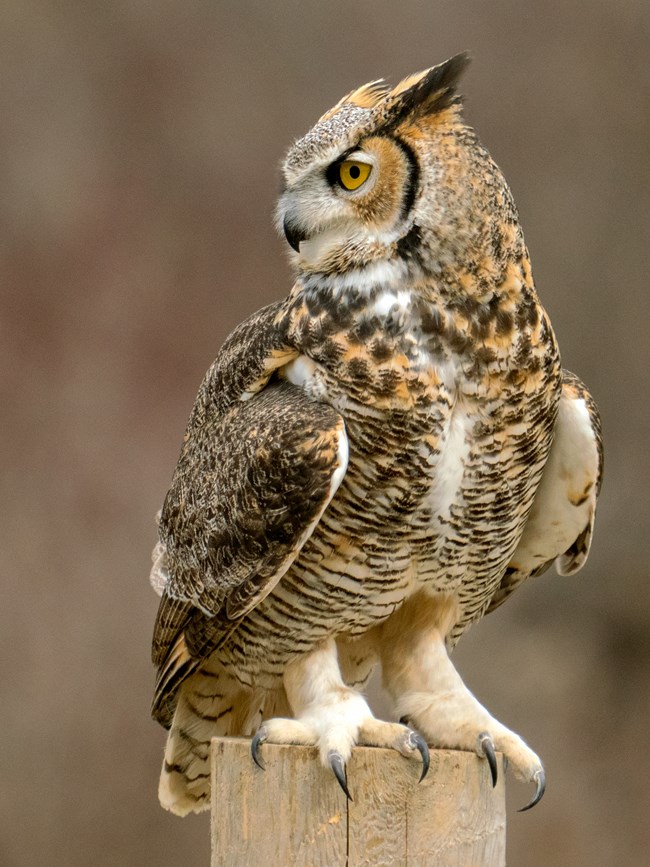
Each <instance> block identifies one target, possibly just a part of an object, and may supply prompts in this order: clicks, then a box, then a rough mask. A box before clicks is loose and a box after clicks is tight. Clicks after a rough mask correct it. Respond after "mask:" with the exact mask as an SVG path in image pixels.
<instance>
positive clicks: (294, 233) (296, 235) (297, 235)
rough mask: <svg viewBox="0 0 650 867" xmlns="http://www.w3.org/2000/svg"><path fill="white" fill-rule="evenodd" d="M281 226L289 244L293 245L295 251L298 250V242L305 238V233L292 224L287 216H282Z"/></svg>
mask: <svg viewBox="0 0 650 867" xmlns="http://www.w3.org/2000/svg"><path fill="white" fill-rule="evenodd" d="M282 228H283V229H284V237H285V238H286V239H287V241H288V242H289V246H290V247H293V249H294V250H295V251H296V253H299V252H300V242H301V241H305V240H306V239H307V235H306V234H305V232H304V231H303V230H302V229H299V228H298V227H297V226H293V225H292V224H291V223H290V222H289V219H288V218H287V217H285V218H284V223H283V226H282Z"/></svg>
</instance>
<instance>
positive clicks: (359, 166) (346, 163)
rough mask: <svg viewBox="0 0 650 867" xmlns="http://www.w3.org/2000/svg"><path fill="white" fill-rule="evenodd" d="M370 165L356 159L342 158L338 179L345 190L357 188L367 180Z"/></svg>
mask: <svg viewBox="0 0 650 867" xmlns="http://www.w3.org/2000/svg"><path fill="white" fill-rule="evenodd" d="M371 169H372V166H369V165H368V163H359V162H357V161H356V160H343V162H342V163H340V165H339V181H340V184H341V186H342V187H343V189H345V190H358V189H359V187H360V186H361V184H363V183H365V182H366V181H367V180H368V177H369V175H370V172H371Z"/></svg>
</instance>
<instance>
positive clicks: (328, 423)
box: [152, 308, 347, 725]
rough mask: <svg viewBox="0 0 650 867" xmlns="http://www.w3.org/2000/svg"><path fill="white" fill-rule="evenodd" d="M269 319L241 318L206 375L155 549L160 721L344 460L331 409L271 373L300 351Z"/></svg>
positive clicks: (337, 476)
mask: <svg viewBox="0 0 650 867" xmlns="http://www.w3.org/2000/svg"><path fill="white" fill-rule="evenodd" d="M267 310H268V308H267ZM262 312H264V311H262ZM268 319H269V317H268V316H267V321H266V323H265V322H264V320H263V321H261V322H260V321H259V320H258V332H259V334H258V337H257V339H253V340H250V339H248V340H247V339H246V338H247V336H248V337H249V338H250V337H251V336H252V335H251V333H250V332H249V331H247V330H246V329H244V330H242V327H241V326H240V328H239V329H237V331H238V332H240V337H239V339H238V338H237V332H235V334H234V335H232V336H231V338H229V340H228V341H227V344H225V345H224V349H222V352H221V353H220V355H219V357H218V358H217V361H216V362H215V364H214V365H213V367H212V368H211V370H210V371H209V372H208V375H207V377H206V380H209V381H210V383H212V384H208V386H206V383H205V382H204V385H203V386H202V388H201V391H200V392H199V397H198V398H197V402H196V404H195V408H194V411H193V413H192V418H191V419H190V424H189V426H188V430H187V433H186V436H185V441H184V445H183V450H182V453H181V457H180V460H179V462H178V466H177V467H176V471H175V474H174V477H173V480H172V485H171V488H170V490H169V493H168V494H167V497H166V499H165V503H164V506H163V510H162V514H161V518H160V539H161V545H162V546H163V547H164V552H162V551H161V550H160V547H159V546H158V549H157V550H158V556H159V557H161V556H162V557H163V558H164V573H165V574H166V575H167V576H168V577H167V579H166V582H165V585H164V589H163V592H162V596H161V601H160V607H159V611H158V617H157V621H156V625H155V629H154V638H153V650H152V657H153V661H154V664H155V665H156V666H157V667H158V681H157V684H156V691H155V697H154V706H153V714H154V716H155V717H156V718H157V719H158V720H159V721H160V722H162V723H163V724H164V725H165V724H168V723H169V722H170V721H171V713H173V706H174V704H175V694H176V691H177V689H178V686H179V685H180V683H181V682H182V681H183V680H184V679H185V678H186V677H187V676H188V675H189V674H190V673H191V672H192V671H194V670H195V669H196V668H197V667H198V665H200V663H201V661H202V660H203V659H205V658H206V656H208V655H209V654H210V653H211V652H212V651H213V650H214V649H215V648H216V647H218V646H219V644H220V643H222V642H223V641H224V640H225V639H226V638H227V636H228V635H229V634H230V632H232V630H233V629H234V628H235V626H236V625H237V622H238V620H240V619H241V618H242V617H243V616H244V615H245V614H246V613H247V612H248V611H250V610H251V609H252V608H253V607H254V606H255V605H257V604H258V603H259V602H260V601H261V600H262V599H263V598H264V597H265V596H266V595H267V594H268V593H270V592H271V590H272V589H273V587H274V586H275V585H276V584H277V582H278V581H279V580H280V579H281V577H282V576H283V575H284V574H285V572H286V571H287V569H288V568H289V567H290V565H291V563H292V562H293V560H294V559H295V557H296V556H297V554H298V552H299V551H300V549H301V547H302V546H303V545H304V543H305V542H306V540H307V539H308V538H309V536H310V535H311V533H312V532H313V529H314V527H315V526H316V524H317V523H318V521H319V520H320V517H321V515H322V514H323V512H324V511H325V509H326V507H327V505H328V503H329V502H330V500H331V498H332V496H333V495H334V493H335V491H336V489H337V488H338V486H339V484H340V482H341V480H342V478H343V475H344V474H345V470H346V467H347V436H346V433H345V427H344V423H343V419H342V418H341V416H340V415H339V414H338V413H337V412H336V410H334V409H333V408H332V407H330V406H328V405H327V404H322V403H318V402H316V401H314V400H313V399H311V398H310V397H308V395H307V394H306V393H305V392H304V391H303V390H302V389H300V388H298V387H296V386H294V385H292V384H291V383H289V382H284V381H280V380H278V379H274V378H272V376H273V372H274V369H275V370H277V368H278V367H280V366H281V365H282V364H284V363H286V361H287V360H289V359H290V358H291V357H293V356H295V355H296V353H295V351H293V352H292V350H291V349H290V348H288V347H286V346H283V345H282V343H281V341H280V340H279V339H278V332H276V334H275V339H272V340H270V341H266V340H265V339H266V337H267V331H265V330H264V325H265V324H266V325H268V324H269V322H268ZM270 320H271V324H274V322H275V320H274V318H273V316H270ZM246 324H247V323H244V325H246ZM276 324H277V323H276ZM253 331H255V329H253ZM267 344H268V345H267ZM224 350H225V351H224ZM261 355H264V357H265V358H266V362H264V358H262V359H261V360H260V357H259V356H261ZM251 356H252V357H251ZM227 364H230V365H231V370H230V372H229V373H228V372H227V371H225V370H224V368H225V367H226V365H227ZM233 379H235V380H236V381H237V387H236V388H235V389H233V386H232V383H233ZM214 383H216V384H217V385H216V387H214V385H213V384H214ZM227 389H230V392H229V393H227ZM197 405H198V409H197Z"/></svg>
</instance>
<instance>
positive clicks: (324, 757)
mask: <svg viewBox="0 0 650 867" xmlns="http://www.w3.org/2000/svg"><path fill="white" fill-rule="evenodd" d="M284 687H285V690H286V693H287V697H288V699H289V703H290V705H291V709H292V710H293V712H294V714H295V719H283V718H279V717H278V718H275V719H269V720H266V721H265V722H264V723H262V725H261V726H260V728H259V729H258V731H257V734H256V735H255V737H254V738H253V743H252V747H251V749H252V754H253V758H254V759H255V761H256V762H257V764H258V765H260V767H263V766H264V765H263V763H262V762H261V759H260V756H259V747H260V745H261V744H263V743H274V744H303V745H307V746H318V749H319V752H320V756H321V761H322V762H323V764H324V765H325V766H326V767H330V768H331V769H332V771H333V772H334V774H335V775H336V778H337V779H338V781H339V783H340V784H341V787H342V788H343V791H344V792H345V794H346V795H347V796H348V797H350V794H349V792H348V789H347V784H346V779H345V764H346V762H347V760H348V759H349V758H350V754H351V752H352V748H353V747H354V746H355V745H356V744H367V745H372V746H382V747H389V748H392V749H396V750H398V751H399V752H400V753H402V755H405V756H412V755H414V754H415V752H416V751H417V752H418V753H419V754H420V755H421V756H422V761H423V769H424V773H426V770H427V769H428V766H429V754H428V752H429V751H428V748H427V745H426V743H425V741H424V739H423V738H422V736H421V735H419V734H418V733H417V732H414V731H413V730H412V729H410V728H409V727H408V726H406V725H403V724H402V723H387V722H382V721H381V720H378V719H376V718H375V717H374V716H373V713H372V711H371V710H370V708H369V706H368V704H367V702H366V700H365V698H364V697H363V696H362V695H361V694H360V693H359V692H357V690H355V689H352V688H351V687H349V686H347V685H346V683H345V682H344V680H343V677H342V676H341V670H340V668H339V663H338V658H337V649H336V643H335V641H334V640H333V639H329V640H327V641H324V642H322V643H321V644H319V645H318V646H317V647H316V648H315V649H314V650H312V651H310V652H309V653H307V654H304V655H303V656H300V657H299V658H298V659H296V660H294V661H293V662H291V663H290V664H289V665H288V666H287V669H286V671H285V674H284ZM424 773H423V774H422V776H424Z"/></svg>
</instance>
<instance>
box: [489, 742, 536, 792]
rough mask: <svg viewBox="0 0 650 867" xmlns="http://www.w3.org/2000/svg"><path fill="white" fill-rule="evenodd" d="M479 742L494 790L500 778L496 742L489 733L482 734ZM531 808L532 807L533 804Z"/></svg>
mask: <svg viewBox="0 0 650 867" xmlns="http://www.w3.org/2000/svg"><path fill="white" fill-rule="evenodd" d="M478 742H479V744H480V745H481V749H482V750H483V755H484V756H485V758H486V759H487V763H488V765H489V766H490V773H491V774H492V788H494V787H495V786H496V784H497V779H498V777H499V768H498V765H497V754H496V752H495V751H494V741H493V740H492V738H491V737H490V735H489V734H488V733H487V732H482V733H481V734H480V735H479V736H478ZM530 806H532V804H531V805H530Z"/></svg>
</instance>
